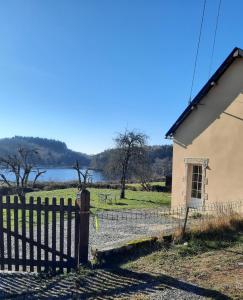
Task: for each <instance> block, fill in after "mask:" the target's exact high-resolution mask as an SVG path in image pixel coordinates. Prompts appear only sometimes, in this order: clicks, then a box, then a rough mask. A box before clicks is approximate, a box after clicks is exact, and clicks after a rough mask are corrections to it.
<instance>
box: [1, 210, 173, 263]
mask: <svg viewBox="0 0 243 300" xmlns="http://www.w3.org/2000/svg"><path fill="white" fill-rule="evenodd" d="M65 222H66V221H65ZM74 225H75V224H74V219H72V232H73V234H74V232H75V230H74ZM177 225H178V220H173V219H172V218H171V217H168V216H162V215H160V214H159V213H158V211H152V210H149V211H148V210H147V211H144V210H143V211H141V210H140V211H139V210H133V211H122V212H121V211H116V212H105V213H99V214H97V216H96V217H94V216H93V215H91V217H90V226H89V228H90V238H89V244H90V247H89V258H92V255H91V248H92V249H98V250H101V249H104V248H110V247H115V246H117V245H120V244H122V243H125V242H128V241H131V240H135V239H140V238H142V237H151V236H160V235H161V234H162V233H163V232H167V231H168V230H171V229H172V228H173V227H176V226H177ZM20 227H21V226H20ZM66 227H67V226H66V224H64V249H67V231H66ZM20 234H21V231H20ZM26 236H27V238H29V231H28V230H27V231H26ZM4 237H5V249H4V250H5V257H6V256H7V247H6V245H7V236H6V234H5V235H4ZM51 237H52V227H51V226H50V227H49V247H51V244H52V238H51ZM34 240H35V241H37V232H36V230H34ZM41 241H42V244H43V245H44V235H43V234H42V236H41ZM59 241H60V225H59V223H58V221H57V226H56V249H57V250H58V251H59V249H60V242H59ZM14 245H15V244H14V237H13V236H12V237H11V255H12V257H14V255H15V252H14V251H15V247H14ZM26 247H27V251H26V252H27V258H28V253H29V243H28V242H27V244H26ZM71 248H72V253H71V254H72V256H74V240H73V242H72V247H71ZM21 257H22V242H21V241H19V258H21ZM41 257H42V259H44V250H41ZM36 258H37V249H36V247H34V259H36ZM49 259H51V253H49ZM56 259H57V260H59V257H56Z"/></svg>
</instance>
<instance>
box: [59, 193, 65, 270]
mask: <svg viewBox="0 0 243 300" xmlns="http://www.w3.org/2000/svg"><path fill="white" fill-rule="evenodd" d="M63 206H64V199H63V198H60V237H59V243H60V245H59V249H60V262H61V263H62V262H63V254H64V252H63V251H64V210H63ZM60 271H61V272H63V268H62V267H61V268H60Z"/></svg>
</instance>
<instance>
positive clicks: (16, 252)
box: [14, 196, 19, 271]
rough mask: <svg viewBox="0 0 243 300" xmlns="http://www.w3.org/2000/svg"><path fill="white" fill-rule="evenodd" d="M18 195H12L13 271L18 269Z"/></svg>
mask: <svg viewBox="0 0 243 300" xmlns="http://www.w3.org/2000/svg"><path fill="white" fill-rule="evenodd" d="M18 201H19V198H18V196H14V255H15V260H16V262H15V271H19V263H18V260H19V240H18V233H19V232H18V231H19V216H18V212H19V210H18Z"/></svg>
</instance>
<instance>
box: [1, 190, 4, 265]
mask: <svg viewBox="0 0 243 300" xmlns="http://www.w3.org/2000/svg"><path fill="white" fill-rule="evenodd" d="M2 203H3V197H2V196H0V267H1V270H4V233H3V208H2Z"/></svg>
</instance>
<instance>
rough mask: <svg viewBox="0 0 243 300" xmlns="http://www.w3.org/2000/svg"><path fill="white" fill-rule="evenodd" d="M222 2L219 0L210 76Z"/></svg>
mask: <svg viewBox="0 0 243 300" xmlns="http://www.w3.org/2000/svg"><path fill="white" fill-rule="evenodd" d="M221 3H222V0H219V5H218V13H217V18H216V24H215V30H214V38H213V48H212V54H211V58H210V64H209V70H208V77H210V74H211V69H212V64H213V56H214V48H215V42H216V36H217V30H218V23H219V15H220V8H221Z"/></svg>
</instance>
